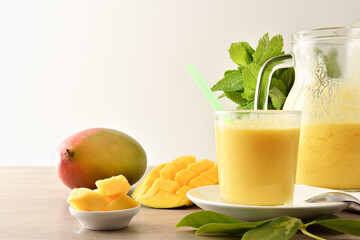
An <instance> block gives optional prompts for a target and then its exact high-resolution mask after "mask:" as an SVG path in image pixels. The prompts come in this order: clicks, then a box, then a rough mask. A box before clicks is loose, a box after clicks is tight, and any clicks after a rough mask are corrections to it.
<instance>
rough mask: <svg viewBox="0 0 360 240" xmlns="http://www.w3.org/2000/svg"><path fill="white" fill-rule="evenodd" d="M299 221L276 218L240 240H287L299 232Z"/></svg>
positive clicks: (249, 232) (286, 217) (247, 233)
mask: <svg viewBox="0 0 360 240" xmlns="http://www.w3.org/2000/svg"><path fill="white" fill-rule="evenodd" d="M300 225H301V220H300V219H297V218H292V217H288V216H283V217H278V218H275V219H273V220H271V221H270V222H267V223H265V224H262V225H260V226H258V227H256V228H253V229H250V230H249V231H247V232H246V233H245V234H244V236H243V237H242V238H241V239H242V240H258V239H261V240H288V239H291V238H292V237H293V236H294V235H295V233H296V232H297V231H298V230H299V228H300Z"/></svg>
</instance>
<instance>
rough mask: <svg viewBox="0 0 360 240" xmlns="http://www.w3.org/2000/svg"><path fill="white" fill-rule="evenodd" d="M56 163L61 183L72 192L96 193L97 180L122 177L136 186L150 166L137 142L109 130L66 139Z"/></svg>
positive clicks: (89, 130) (99, 129)
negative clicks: (92, 190)
mask: <svg viewBox="0 0 360 240" xmlns="http://www.w3.org/2000/svg"><path fill="white" fill-rule="evenodd" d="M55 161H56V164H57V173H58V175H59V177H60V179H61V181H62V182H63V183H64V184H65V185H66V186H67V187H69V188H71V189H73V188H81V187H83V188H90V189H95V188H96V186H95V182H96V181H97V180H99V179H105V178H110V177H112V176H117V175H120V174H122V175H124V176H125V177H126V179H128V181H129V183H130V184H131V185H132V184H134V183H136V182H137V181H138V180H139V179H140V178H141V177H142V176H143V174H144V172H145V169H146V166H147V159H146V153H145V151H144V149H143V148H142V146H141V145H140V144H139V143H138V142H137V141H136V140H135V139H134V138H132V137H130V136H129V135H126V134H125V133H122V132H120V131H117V130H114V129H108V128H91V129H87V130H84V131H81V132H78V133H76V134H74V135H71V136H70V137H68V138H66V139H65V140H64V141H63V142H62V143H61V144H60V145H59V147H58V148H57V151H56V159H55Z"/></svg>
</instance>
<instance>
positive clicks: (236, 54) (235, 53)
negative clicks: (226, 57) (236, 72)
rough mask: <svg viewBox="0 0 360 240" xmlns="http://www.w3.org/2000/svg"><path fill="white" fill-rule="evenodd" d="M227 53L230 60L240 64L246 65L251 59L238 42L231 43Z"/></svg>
mask: <svg viewBox="0 0 360 240" xmlns="http://www.w3.org/2000/svg"><path fill="white" fill-rule="evenodd" d="M229 53H230V58H231V60H233V62H234V63H236V64H238V65H240V66H246V65H247V64H248V63H249V62H250V61H251V59H250V57H249V55H248V52H247V50H246V48H245V47H243V46H242V45H241V44H240V43H232V44H231V46H230V49H229Z"/></svg>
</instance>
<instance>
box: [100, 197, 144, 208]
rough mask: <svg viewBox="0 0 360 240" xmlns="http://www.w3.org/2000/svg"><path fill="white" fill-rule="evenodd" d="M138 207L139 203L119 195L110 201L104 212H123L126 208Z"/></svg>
mask: <svg viewBox="0 0 360 240" xmlns="http://www.w3.org/2000/svg"><path fill="white" fill-rule="evenodd" d="M137 206H139V203H138V202H136V201H134V200H133V199H132V198H131V197H129V196H128V195H126V194H122V195H119V196H118V197H117V198H115V199H114V200H112V201H111V202H110V203H109V204H108V205H107V206H106V210H108V211H115V210H123V209H128V208H134V207H137Z"/></svg>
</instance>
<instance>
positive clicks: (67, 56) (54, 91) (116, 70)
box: [0, 0, 360, 165]
mask: <svg viewBox="0 0 360 240" xmlns="http://www.w3.org/2000/svg"><path fill="white" fill-rule="evenodd" d="M359 9H360V1H357V0H347V1H335V0H331V1H329V0H301V1H294V0H271V1H266V0H263V1H259V0H252V1H250V0H246V1H243V0H222V1H220V0H218V1H214V0H177V1H172V0H141V1H140V0H131V1H130V0H126V1H122V0H118V1H105V0H104V1H92V0H84V1H77V0H61V1H51V0H44V1H38V0H24V1H19V0H11V1H9V0H0V83H1V85H0V110H1V118H0V165H52V164H54V163H53V156H54V152H55V149H56V147H57V145H58V144H59V143H60V142H61V141H62V140H63V139H64V138H65V137H67V136H69V135H71V134H73V133H75V132H77V131H80V130H84V129H87V128H91V127H108V128H115V129H118V130H120V131H123V132H125V133H127V134H129V135H131V136H132V137H134V138H135V139H137V140H138V141H139V142H140V143H141V144H142V146H143V147H144V149H145V150H146V152H147V155H148V164H149V165H157V164H160V163H162V162H167V161H170V160H172V159H173V158H175V157H177V156H181V155H194V156H197V157H198V158H209V159H211V160H215V159H216V157H215V141H214V130H213V111H212V108H211V106H210V105H209V104H208V102H207V101H206V99H205V98H204V97H203V95H202V94H201V92H200V90H199V89H198V88H197V86H196V85H195V83H194V82H193V81H192V79H191V78H190V77H189V75H188V73H187V72H186V70H185V67H186V65H187V64H189V63H193V64H194V65H195V66H196V68H197V69H198V71H199V72H200V73H201V75H202V76H203V77H204V79H205V81H206V82H207V83H208V85H209V86H212V85H213V84H214V83H215V82H217V80H219V79H221V78H222V75H223V73H224V71H225V70H227V69H232V68H235V65H234V64H233V63H232V61H231V60H230V58H229V56H228V53H227V50H228V48H229V46H230V44H231V43H232V42H238V41H248V42H250V43H251V45H252V46H253V47H254V48H255V47H256V45H257V40H258V39H259V38H260V37H261V36H262V35H263V34H264V33H266V32H269V33H270V35H271V36H273V35H275V34H278V33H281V34H282V35H283V36H284V39H285V49H286V51H290V49H291V39H290V36H291V34H292V33H295V32H298V31H300V30H305V29H310V28H317V27H330V26H344V25H348V24H352V23H355V22H360V18H359ZM222 103H223V104H224V105H225V106H226V107H227V108H229V109H232V108H234V105H232V104H231V103H229V102H227V101H225V100H224V101H223V102H222Z"/></svg>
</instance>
